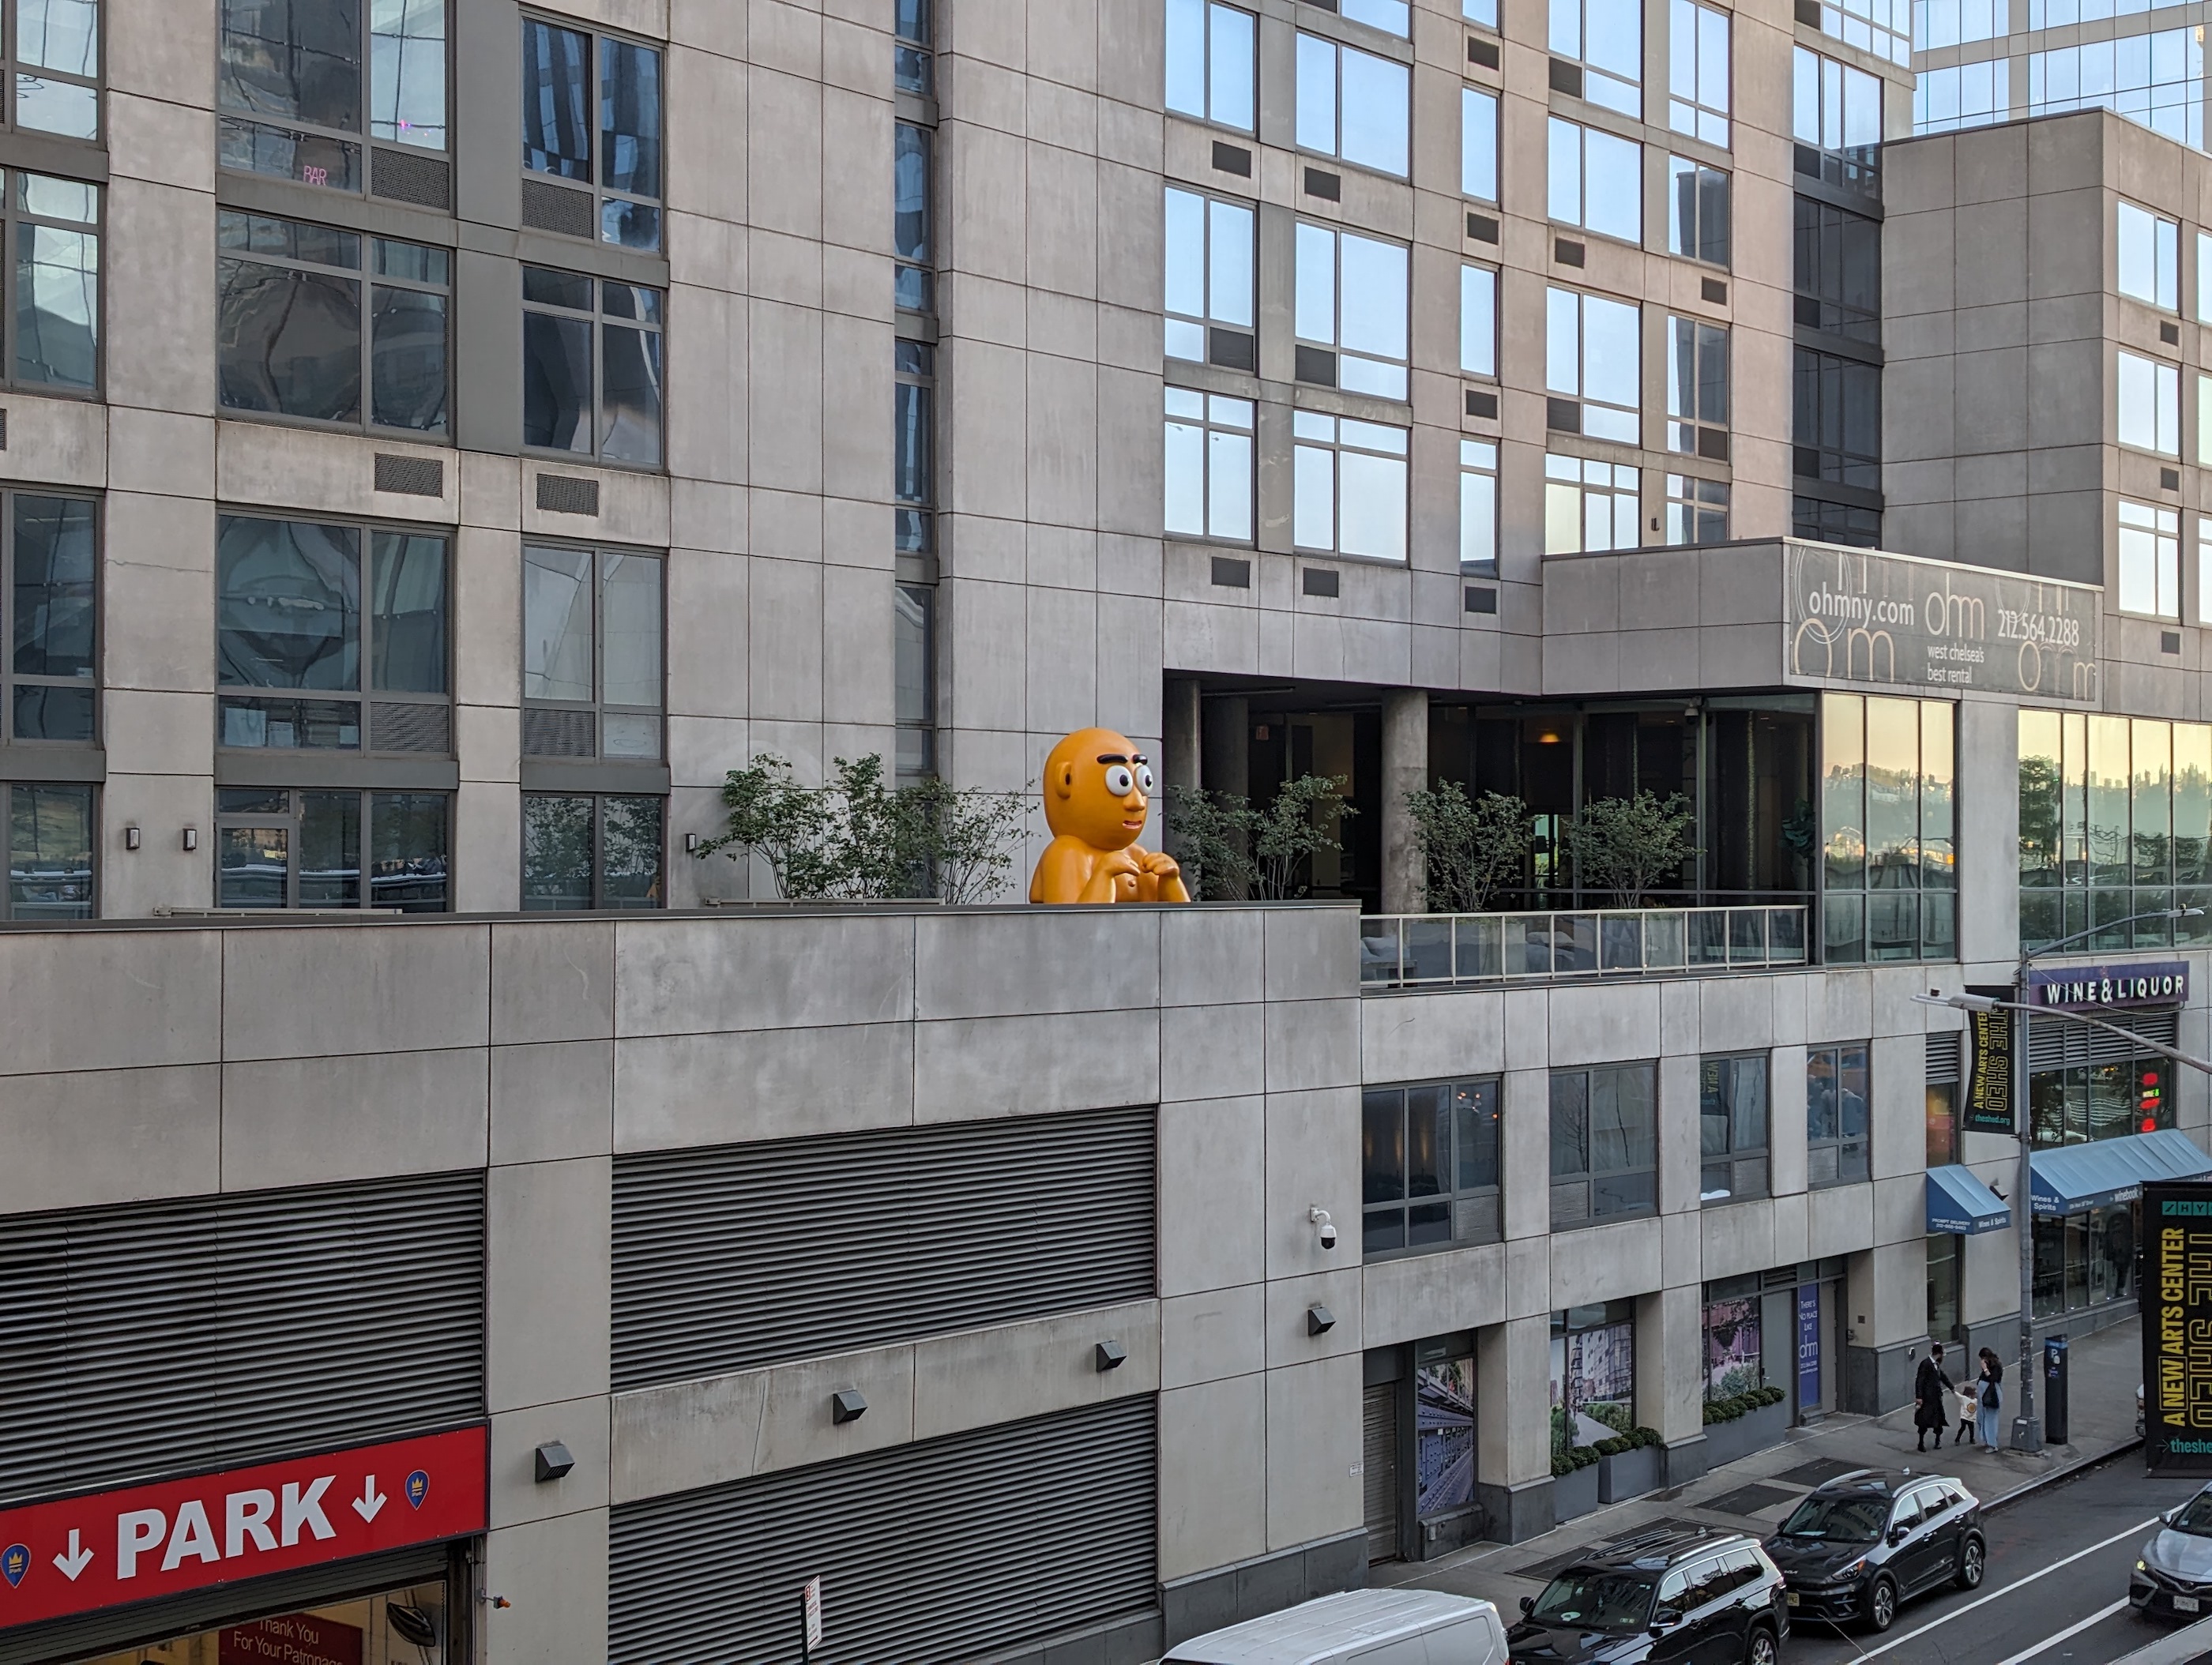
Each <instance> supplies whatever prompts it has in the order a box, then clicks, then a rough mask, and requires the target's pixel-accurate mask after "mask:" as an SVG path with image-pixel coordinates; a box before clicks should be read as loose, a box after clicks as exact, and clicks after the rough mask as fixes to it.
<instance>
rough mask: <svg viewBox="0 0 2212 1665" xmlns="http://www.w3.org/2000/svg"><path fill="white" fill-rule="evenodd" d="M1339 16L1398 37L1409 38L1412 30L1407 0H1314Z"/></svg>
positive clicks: (1411, 9)
mask: <svg viewBox="0 0 2212 1665" xmlns="http://www.w3.org/2000/svg"><path fill="white" fill-rule="evenodd" d="M1316 3H1325V4H1327V5H1328V9H1330V10H1332V11H1334V12H1335V13H1336V14H1337V15H1339V16H1340V17H1348V18H1350V19H1351V20H1352V21H1353V22H1355V23H1364V24H1366V25H1367V27H1370V28H1371V29H1380V30H1382V31H1383V33H1385V34H1395V35H1396V36H1397V37H1398V38H1399V39H1401V40H1403V39H1410V38H1411V37H1412V35H1413V7H1412V6H1411V5H1410V4H1408V3H1407V0H1316Z"/></svg>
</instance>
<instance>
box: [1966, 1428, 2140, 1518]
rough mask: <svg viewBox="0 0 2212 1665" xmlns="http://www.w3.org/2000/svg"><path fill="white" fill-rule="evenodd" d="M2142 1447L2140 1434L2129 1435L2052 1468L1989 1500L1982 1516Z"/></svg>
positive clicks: (1983, 1507)
mask: <svg viewBox="0 0 2212 1665" xmlns="http://www.w3.org/2000/svg"><path fill="white" fill-rule="evenodd" d="M2141 1448H2142V1435H2141V1434H2134V1435H2130V1437H2128V1438H2126V1439H2124V1440H2122V1441H2121V1442H2120V1443H2118V1445H2114V1446H2112V1447H2110V1448H2108V1449H2105V1450H2102V1451H2098V1452H2093V1453H2092V1454H2091V1455H2087V1456H2084V1457H2076V1458H2075V1459H2074V1461H2071V1462H2069V1463H2068V1464H2067V1465H2066V1466H2065V1467H2064V1468H2054V1469H2052V1470H2051V1472H2050V1473H2049V1474H2038V1475H2037V1476H2036V1477H2035V1478H2034V1479H2033V1480H2029V1481H2027V1483H2026V1484H2025V1485H2022V1486H2015V1487H2014V1488H2013V1489H2012V1490H2011V1491H2009V1492H2006V1493H2005V1494H2004V1495H2003V1496H2002V1497H1998V1498H1990V1501H1989V1502H1987V1503H1985V1504H1983V1505H1982V1510H1983V1512H1984V1514H1988V1513H1990V1512H1992V1511H1994V1510H1999V1509H2007V1508H2009V1507H2011V1506H2012V1505H2013V1504H2016V1503H2018V1502H2019V1501H2020V1500H2021V1498H2026V1497H2029V1496H2032V1495H2033V1494H2034V1493H2035V1492H2040V1491H2042V1490H2043V1488H2044V1487H2045V1486H2056V1485H2057V1484H2058V1483H2059V1482H2060V1481H2061V1480H2072V1479H2073V1478H2074V1476H2075V1475H2076V1474H2080V1473H2081V1471H2082V1470H2083V1469H2085V1468H2094V1467H2095V1466H2096V1465H2097V1464H2099V1463H2100V1462H2110V1461H2112V1459H2113V1458H2114V1457H2117V1456H2121V1455H2125V1454H2126V1453H2127V1452H2130V1451H2134V1450H2138V1449H2141Z"/></svg>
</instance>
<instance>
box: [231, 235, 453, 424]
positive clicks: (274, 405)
mask: <svg viewBox="0 0 2212 1665" xmlns="http://www.w3.org/2000/svg"><path fill="white" fill-rule="evenodd" d="M216 248H217V258H216V358H217V365H216V374H217V378H218V384H219V386H220V388H221V392H222V404H223V407H224V408H225V409H226V410H241V411H255V412H262V413H266V414H269V415H272V416H298V417H303V418H305V419H307V420H308V421H311V422H331V423H337V424H340V425H343V426H344V427H348V428H393V429H399V430H403V431H405V432H409V433H411V434H443V433H444V432H445V431H446V410H447V332H448V331H447V316H448V308H449V306H450V304H451V292H452V280H451V271H452V256H451V254H450V253H449V252H447V250H445V249H442V248H435V247H432V246H428V245H426V244H422V243H403V242H399V241H398V240H395V239H392V238H389V237H366V236H363V235H362V234H359V233H357V232H351V231H340V230H336V229H333V228H330V227H327V226H317V225H309V224H307V223H306V222H302V221H299V220H279V219H276V218H274V217H273V216H269V215H265V214H246V213H243V212H240V211H239V210H234V209H225V210H222V212H221V213H220V215H219V216H217V219H216ZM364 266H365V267H366V270H364ZM364 283H366V285H367V287H368V313H367V316H366V319H365V320H364V317H363V313H362V287H363V285H364ZM364 325H365V326H364Z"/></svg>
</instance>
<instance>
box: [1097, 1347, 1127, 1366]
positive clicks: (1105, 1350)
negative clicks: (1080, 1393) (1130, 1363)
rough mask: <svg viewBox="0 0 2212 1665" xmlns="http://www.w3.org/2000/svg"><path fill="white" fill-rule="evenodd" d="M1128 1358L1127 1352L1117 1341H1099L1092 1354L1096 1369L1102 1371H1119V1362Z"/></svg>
mask: <svg viewBox="0 0 2212 1665" xmlns="http://www.w3.org/2000/svg"><path fill="white" fill-rule="evenodd" d="M1128 1356H1129V1350H1128V1349H1127V1347H1125V1346H1122V1345H1121V1343H1120V1342H1119V1341H1101V1342H1100V1343H1099V1344H1098V1346H1097V1349H1096V1350H1095V1352H1094V1357H1095V1358H1097V1364H1098V1368H1099V1369H1100V1370H1120V1369H1121V1361H1122V1360H1123V1359H1125V1358H1127V1357H1128Z"/></svg>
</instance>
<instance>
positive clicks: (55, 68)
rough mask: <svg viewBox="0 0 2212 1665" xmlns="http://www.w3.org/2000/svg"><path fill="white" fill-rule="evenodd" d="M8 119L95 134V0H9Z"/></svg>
mask: <svg viewBox="0 0 2212 1665" xmlns="http://www.w3.org/2000/svg"><path fill="white" fill-rule="evenodd" d="M8 12H9V15H8V29H7V39H8V46H9V63H8V66H7V82H8V85H9V86H10V87H12V88H14V89H15V102H14V105H13V106H12V107H11V109H10V110H9V120H10V121H11V122H12V123H13V124H14V125H15V126H16V127H18V128H23V129H28V130H31V131H37V132H41V133H53V134H57V135H58V136H60V137H63V138H70V139H96V138H98V137H100V3H99V0H12V3H11V4H10V5H9V9H8Z"/></svg>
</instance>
